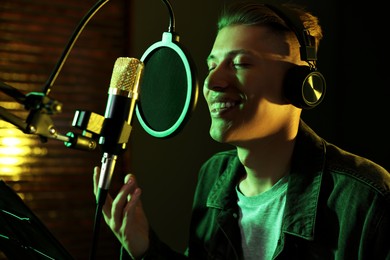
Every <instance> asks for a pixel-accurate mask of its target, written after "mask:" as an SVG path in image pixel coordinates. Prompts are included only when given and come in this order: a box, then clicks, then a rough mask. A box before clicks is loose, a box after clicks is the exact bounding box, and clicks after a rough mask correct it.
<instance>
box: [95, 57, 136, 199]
mask: <svg viewBox="0 0 390 260" xmlns="http://www.w3.org/2000/svg"><path fill="white" fill-rule="evenodd" d="M143 69H144V64H143V62H141V61H140V60H138V59H136V58H127V57H120V58H118V59H117V60H116V62H115V65H114V69H113V73H112V77H111V82H110V87H109V89H108V100H107V105H106V110H105V114H104V123H103V127H102V131H101V134H100V138H99V144H100V146H101V149H102V151H103V156H102V161H101V162H102V166H101V171H100V179H99V186H98V187H99V194H98V198H97V200H98V203H99V202H100V203H102V204H104V201H105V197H106V194H107V191H108V189H109V186H110V182H111V177H112V174H113V172H114V168H115V163H116V159H117V157H118V155H120V154H121V153H123V152H124V151H125V150H126V146H127V142H128V140H129V137H130V133H131V128H132V126H131V122H132V118H133V114H134V109H135V105H136V102H137V99H138V95H139V86H140V82H141V77H142V75H143Z"/></svg>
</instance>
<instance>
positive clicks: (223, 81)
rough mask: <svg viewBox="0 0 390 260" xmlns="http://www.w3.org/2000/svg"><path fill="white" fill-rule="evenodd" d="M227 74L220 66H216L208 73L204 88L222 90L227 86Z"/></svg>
mask: <svg viewBox="0 0 390 260" xmlns="http://www.w3.org/2000/svg"><path fill="white" fill-rule="evenodd" d="M229 77H230V76H229V72H228V71H227V70H226V69H225V68H223V67H222V66H217V67H215V68H213V69H212V70H210V71H209V74H208V75H207V77H206V79H205V81H204V87H205V88H207V89H222V88H225V87H226V86H228V82H229Z"/></svg>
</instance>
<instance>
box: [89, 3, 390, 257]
mask: <svg viewBox="0 0 390 260" xmlns="http://www.w3.org/2000/svg"><path fill="white" fill-rule="evenodd" d="M284 8H287V9H286V10H288V12H291V13H293V14H294V15H295V17H297V18H298V19H299V21H300V23H301V24H302V25H303V26H304V27H305V32H308V39H311V40H313V41H314V43H313V42H312V43H311V44H312V45H310V44H309V45H310V46H309V47H312V48H315V49H317V47H318V44H319V41H320V39H321V38H322V32H321V28H320V26H319V24H318V20H317V18H316V17H314V16H312V15H311V14H310V13H308V12H305V11H304V10H303V9H300V8H298V7H296V6H292V5H284V7H283V10H284V11H285V9H284ZM278 10H279V9H277V8H276V9H275V8H274V6H271V5H268V4H249V3H248V4H244V3H238V4H235V5H232V6H231V7H230V8H228V9H226V10H225V12H224V13H223V15H222V16H221V18H220V20H219V23H218V34H217V37H216V39H215V42H214V45H213V48H212V50H211V53H210V55H209V57H208V58H207V64H208V68H209V74H208V76H207V78H206V79H205V82H204V88H203V94H204V97H205V99H206V101H207V104H208V106H209V110H210V116H211V127H210V135H211V136H212V138H213V139H214V140H216V141H218V142H222V143H228V144H231V145H233V146H234V147H235V149H234V150H231V151H226V152H221V153H218V154H216V155H214V156H213V157H212V158H210V159H209V160H208V161H207V162H206V163H205V164H204V165H203V166H202V168H201V170H200V173H199V178H198V185H197V188H196V191H195V196H194V203H193V214H192V220H191V226H190V235H189V243H188V250H187V251H186V252H185V254H180V253H178V252H174V251H173V250H171V249H170V248H169V247H168V246H167V245H166V244H164V243H163V242H161V241H160V240H159V239H158V237H157V235H156V234H155V233H154V232H153V231H152V230H151V229H150V227H149V224H148V221H147V218H146V216H145V214H144V211H143V208H142V204H141V200H140V196H141V189H140V188H139V187H138V186H137V183H136V179H135V176H133V175H127V176H126V179H125V184H124V185H123V187H122V188H121V190H120V191H119V193H118V195H117V196H116V198H115V199H114V200H113V199H112V198H111V197H108V199H107V201H106V204H105V206H104V209H103V212H104V217H105V220H106V222H107V223H108V225H109V226H110V228H111V229H112V230H113V232H114V234H115V235H116V236H117V238H118V239H119V241H120V242H121V244H122V246H123V249H124V251H125V252H124V257H127V256H129V255H130V256H131V257H132V258H134V259H181V258H183V259H184V258H186V257H188V258H190V259H340V260H341V259H390V247H389V246H388V243H387V242H386V241H387V239H386V238H385V237H386V235H387V233H388V232H389V231H390V222H389V219H390V211H389V210H390V205H389V202H390V192H389V190H390V189H389V187H390V175H389V173H388V172H387V171H386V170H385V169H384V168H382V167H381V166H379V165H377V164H375V163H374V162H371V161H369V160H367V159H365V158H362V157H359V156H357V155H354V154H351V153H348V152H346V151H343V150H341V149H339V148H338V147H336V146H334V145H333V144H330V143H328V142H326V141H325V140H323V139H322V138H320V137H319V136H317V135H316V134H315V133H314V132H313V131H312V130H311V129H310V128H309V127H308V126H307V125H306V124H305V123H304V122H303V121H302V120H301V118H300V115H301V111H302V108H303V107H305V104H302V102H301V101H296V100H294V95H292V96H290V95H288V94H287V93H288V92H291V89H289V88H288V86H289V85H290V83H291V82H289V81H291V77H288V76H287V75H288V74H289V73H290V72H291V71H294V70H295V69H296V68H301V67H303V68H307V69H308V71H312V70H313V69H314V71H315V63H314V62H315V61H312V60H309V59H305V58H303V57H302V55H304V54H303V53H302V52H301V51H300V45H302V42H300V41H299V40H298V39H297V36H298V34H297V33H295V32H294V31H293V29H292V27H291V26H290V25H289V24H288V22H287V21H286V19H285V17H281V15H282V16H283V12H284V11H283V12H279V11H278ZM298 37H299V36H298ZM301 47H302V46H301ZM309 52H310V51H309ZM298 78H299V77H298ZM305 84H306V83H305ZM305 84H302V83H299V84H298V85H299V86H300V85H305ZM294 91H296V90H294ZM299 91H300V90H298V92H299ZM299 94H300V93H298V94H297V95H295V96H299ZM320 94H321V93H320ZM304 101H305V100H304ZM319 101H320V100H319ZM310 104H311V103H310V102H309V105H310ZM94 175H95V176H94V184H95V187H97V181H98V177H99V176H98V175H99V169H98V168H95V174H94ZM96 192H97V190H96V188H95V194H96Z"/></svg>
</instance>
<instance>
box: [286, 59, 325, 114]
mask: <svg viewBox="0 0 390 260" xmlns="http://www.w3.org/2000/svg"><path fill="white" fill-rule="evenodd" d="M325 92H326V82H325V78H324V76H323V75H322V74H321V73H320V72H318V71H317V70H313V69H311V68H310V67H309V66H294V67H292V68H291V69H289V70H288V71H287V73H286V76H285V79H284V94H285V97H286V99H287V100H288V102H290V103H291V104H293V105H294V106H296V107H299V108H302V109H311V108H314V107H316V106H317V105H318V104H320V103H321V101H322V100H323V99H324V96H325Z"/></svg>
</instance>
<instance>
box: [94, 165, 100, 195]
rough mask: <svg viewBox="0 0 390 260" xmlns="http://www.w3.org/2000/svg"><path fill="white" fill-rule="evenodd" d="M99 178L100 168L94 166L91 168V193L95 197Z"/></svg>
mask: <svg viewBox="0 0 390 260" xmlns="http://www.w3.org/2000/svg"><path fill="white" fill-rule="evenodd" d="M99 177H100V168H99V167H98V166H95V167H94V168H93V193H94V194H95V196H96V195H97V190H98V183H99Z"/></svg>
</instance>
